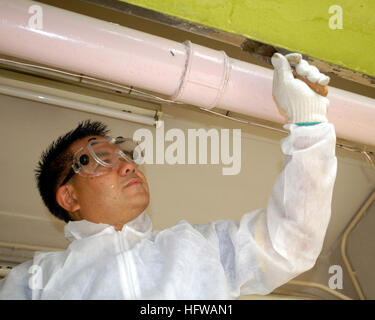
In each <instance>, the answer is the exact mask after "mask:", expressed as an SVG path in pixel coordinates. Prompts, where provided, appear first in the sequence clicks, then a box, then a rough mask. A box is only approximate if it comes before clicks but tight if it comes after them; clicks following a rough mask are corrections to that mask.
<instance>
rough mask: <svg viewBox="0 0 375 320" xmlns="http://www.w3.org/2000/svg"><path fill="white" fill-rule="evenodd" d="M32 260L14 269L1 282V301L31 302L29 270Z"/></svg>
mask: <svg viewBox="0 0 375 320" xmlns="http://www.w3.org/2000/svg"><path fill="white" fill-rule="evenodd" d="M32 262H33V261H32V260H30V261H26V262H24V263H22V264H20V265H18V266H16V267H14V268H13V269H12V271H11V272H10V273H9V274H8V275H7V276H6V277H5V279H2V280H0V300H29V299H31V293H32V291H31V289H30V287H29V279H30V273H29V269H30V267H31V265H32Z"/></svg>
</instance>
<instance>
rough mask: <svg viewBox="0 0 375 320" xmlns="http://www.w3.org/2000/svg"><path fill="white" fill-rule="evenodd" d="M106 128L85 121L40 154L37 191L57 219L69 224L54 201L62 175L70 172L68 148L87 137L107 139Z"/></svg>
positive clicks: (69, 219)
mask: <svg viewBox="0 0 375 320" xmlns="http://www.w3.org/2000/svg"><path fill="white" fill-rule="evenodd" d="M108 132H109V130H108V129H107V126H106V125H105V124H103V123H101V122H99V121H91V120H86V121H83V122H81V123H79V124H78V126H77V127H76V128H75V129H73V130H71V131H69V132H68V133H66V134H65V135H62V136H60V137H59V138H57V139H56V140H55V141H53V142H52V143H51V144H50V145H49V147H48V148H47V149H46V150H45V151H44V152H43V153H42V155H41V158H40V160H39V162H38V165H37V168H36V169H35V177H36V180H37V185H38V190H39V193H40V195H41V197H42V199H43V202H44V204H45V205H46V207H47V208H48V210H49V211H50V212H51V213H52V214H53V215H54V216H56V217H57V218H59V219H61V220H64V221H65V222H69V221H71V220H72V218H71V217H70V215H69V213H68V212H67V211H66V210H65V209H64V208H62V207H61V206H60V205H59V204H58V203H57V201H56V191H57V189H58V186H59V183H61V181H62V180H63V175H64V174H67V172H69V170H70V165H71V164H72V161H73V153H72V152H71V151H70V150H69V148H70V146H71V145H72V144H73V143H74V142H75V141H77V140H80V139H83V138H86V137H88V136H102V137H107V134H108Z"/></svg>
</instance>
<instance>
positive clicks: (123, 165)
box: [118, 160, 137, 176]
mask: <svg viewBox="0 0 375 320" xmlns="http://www.w3.org/2000/svg"><path fill="white" fill-rule="evenodd" d="M118 170H119V171H118V172H119V174H120V176H126V175H127V174H129V173H131V172H133V173H135V171H136V170H137V168H136V166H135V164H134V163H132V162H129V161H122V160H120V161H119V168H118Z"/></svg>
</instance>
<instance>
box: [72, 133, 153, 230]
mask: <svg viewBox="0 0 375 320" xmlns="http://www.w3.org/2000/svg"><path fill="white" fill-rule="evenodd" d="M92 138H96V139H102V138H103V137H97V136H91V137H86V138H84V139H81V140H78V141H76V142H75V143H73V144H72V146H71V151H72V152H73V154H74V153H75V152H76V151H77V150H78V149H80V148H81V147H84V146H85V145H86V144H87V142H88V141H89V140H90V139H92ZM67 184H70V186H69V188H71V197H72V198H73V199H74V201H76V204H75V206H73V207H72V208H73V209H72V210H73V212H70V214H71V216H72V218H73V219H74V220H81V219H85V220H88V221H91V222H95V223H105V224H109V225H113V226H115V228H116V230H121V228H122V226H123V225H124V224H125V223H127V222H129V221H131V220H133V219H134V218H136V217H137V216H138V215H139V214H141V213H142V212H143V211H144V210H145V209H146V207H147V206H148V204H149V198H150V195H149V187H148V183H147V180H146V177H145V176H144V175H143V173H142V172H141V171H139V170H138V169H137V168H136V166H135V165H134V164H133V163H131V162H127V161H122V160H120V159H119V161H118V162H117V164H116V165H115V166H114V167H113V168H112V170H110V171H109V172H108V173H106V174H105V175H101V176H94V177H82V176H80V175H79V174H75V175H74V176H73V177H72V179H70V181H69V182H68V183H67Z"/></svg>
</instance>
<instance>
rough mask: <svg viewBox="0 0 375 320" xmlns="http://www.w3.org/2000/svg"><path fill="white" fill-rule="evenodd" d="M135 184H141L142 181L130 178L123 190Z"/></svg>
mask: <svg viewBox="0 0 375 320" xmlns="http://www.w3.org/2000/svg"><path fill="white" fill-rule="evenodd" d="M136 184H142V180H141V179H140V178H132V179H131V180H130V181H129V182H128V183H127V184H126V185H125V186H124V188H128V187H131V186H133V185H136Z"/></svg>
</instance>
